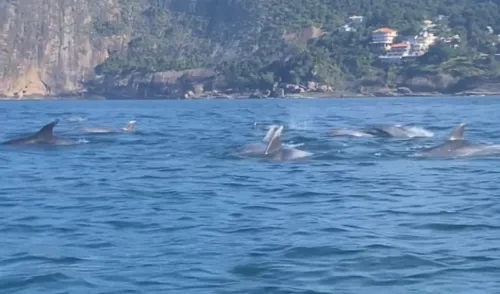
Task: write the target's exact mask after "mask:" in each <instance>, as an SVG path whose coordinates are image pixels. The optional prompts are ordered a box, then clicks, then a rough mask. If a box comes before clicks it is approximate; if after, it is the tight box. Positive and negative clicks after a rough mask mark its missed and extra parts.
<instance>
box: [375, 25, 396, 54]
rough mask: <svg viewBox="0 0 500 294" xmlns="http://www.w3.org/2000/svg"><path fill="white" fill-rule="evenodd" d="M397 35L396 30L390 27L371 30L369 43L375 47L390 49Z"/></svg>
mask: <svg viewBox="0 0 500 294" xmlns="http://www.w3.org/2000/svg"><path fill="white" fill-rule="evenodd" d="M397 36H398V31H396V30H393V29H391V28H380V29H377V30H375V31H373V32H372V42H371V44H372V45H373V46H374V47H375V48H377V49H383V50H384V51H387V50H389V49H390V47H391V44H392V43H394V39H395V38H396V37H397Z"/></svg>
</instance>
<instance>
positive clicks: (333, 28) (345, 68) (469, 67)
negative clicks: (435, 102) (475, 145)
mask: <svg viewBox="0 0 500 294" xmlns="http://www.w3.org/2000/svg"><path fill="white" fill-rule="evenodd" d="M119 1H120V6H121V7H120V9H121V19H120V20H119V21H114V22H109V21H108V22H100V21H95V23H94V30H95V32H96V33H97V34H100V35H103V36H113V35H120V34H127V35H129V36H131V41H130V43H129V44H128V46H127V49H126V50H123V51H118V52H113V53H112V54H111V56H110V58H109V59H108V60H107V61H106V62H105V63H104V64H101V65H99V66H98V67H97V68H96V73H97V74H98V75H100V76H104V77H106V78H112V77H113V78H116V77H123V76H126V75H130V74H132V73H154V72H165V71H181V70H186V69H193V68H211V69H214V70H215V71H216V72H217V73H218V78H217V79H215V81H214V83H213V85H212V86H213V87H214V88H221V89H222V88H235V89H270V88H272V86H273V85H274V84H276V83H293V84H305V83H307V82H310V81H313V82H317V83H323V84H327V85H331V86H333V87H334V88H335V89H358V90H359V88H360V87H363V86H370V85H383V86H386V87H393V86H397V85H399V84H405V82H406V81H408V80H411V79H413V81H415V77H422V76H423V77H429V76H432V77H434V78H433V80H432V81H427V83H434V82H435V81H436V79H438V80H439V83H438V84H439V85H438V86H434V88H433V89H435V88H436V87H438V88H439V89H441V88H443V87H444V88H446V87H451V86H452V87H455V86H456V85H451V86H450V85H448V84H447V83H446V81H443V79H446V78H443V76H445V77H452V78H463V77H473V76H497V75H498V74H499V73H500V70H499V68H500V67H499V66H498V65H497V61H496V59H495V55H494V54H495V53H497V52H500V50H499V49H500V46H499V45H498V41H499V35H498V34H499V33H500V4H499V2H498V1H493V0H489V1H488V0H398V1H394V0H358V1H352V0H141V1H136V0H119ZM353 15H358V16H363V18H364V19H363V21H362V22H360V23H358V24H351V27H352V28H353V30H351V31H345V30H343V29H342V28H343V26H344V25H346V24H349V16H353ZM424 20H432V21H434V22H435V23H437V24H438V26H437V27H436V32H435V33H436V35H437V36H439V37H450V36H453V35H459V36H460V42H459V43H458V44H456V45H455V46H450V45H449V44H446V43H444V42H442V41H438V42H437V43H436V44H435V45H434V46H433V47H431V48H430V50H429V51H428V52H427V53H426V54H425V55H423V56H421V57H419V58H417V59H415V60H414V61H412V62H410V63H405V64H402V65H390V66H388V65H385V64H381V63H380V62H379V61H378V60H377V57H378V55H377V53H376V52H374V51H373V50H371V47H370V41H371V33H372V31H373V30H375V29H377V28H380V27H390V28H393V29H396V30H398V31H399V36H400V37H402V36H412V35H415V34H417V33H418V32H419V31H420V30H421V28H422V24H423V21H424ZM400 37H398V38H400ZM485 56H486V57H485ZM436 77H437V78H436ZM443 85H444V86H443ZM423 87H424V88H425V85H424V86H423ZM431 88H432V87H431ZM443 90H445V89H443Z"/></svg>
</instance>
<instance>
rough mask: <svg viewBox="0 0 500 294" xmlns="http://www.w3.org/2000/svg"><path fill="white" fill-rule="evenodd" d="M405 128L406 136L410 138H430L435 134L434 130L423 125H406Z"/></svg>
mask: <svg viewBox="0 0 500 294" xmlns="http://www.w3.org/2000/svg"><path fill="white" fill-rule="evenodd" d="M406 130H407V131H408V136H409V137H410V138H417V137H421V138H422V137H423V138H432V137H434V135H435V134H434V132H432V131H429V130H427V129H425V128H423V127H416V126H407V127H406Z"/></svg>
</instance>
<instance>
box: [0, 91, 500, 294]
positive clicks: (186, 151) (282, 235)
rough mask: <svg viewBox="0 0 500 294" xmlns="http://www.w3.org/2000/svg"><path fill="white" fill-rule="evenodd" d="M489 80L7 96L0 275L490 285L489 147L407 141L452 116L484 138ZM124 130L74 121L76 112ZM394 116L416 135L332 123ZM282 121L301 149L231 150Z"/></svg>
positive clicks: (440, 287)
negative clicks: (176, 93)
mask: <svg viewBox="0 0 500 294" xmlns="http://www.w3.org/2000/svg"><path fill="white" fill-rule="evenodd" d="M499 113H500V99H499V97H493V98H487V97H463V98H381V99H378V98H370V99H347V98H345V99H344V98H342V99H288V100H285V99H272V100H200V101H191V100H174V101H159V100H150V101H139V100H135V101H134V100H128V101H118V100H117V101H63V100H58V101H7V102H1V103H0V118H1V120H0V121H1V122H2V128H1V131H0V140H1V141H4V140H7V139H10V138H13V137H18V136H23V135H28V134H31V133H34V132H35V131H37V130H38V129H39V128H41V127H42V126H43V125H45V124H47V123H49V122H50V121H52V120H54V119H56V118H59V119H60V122H59V123H58V125H57V126H56V127H55V129H54V133H55V135H57V136H61V137H70V138H73V139H75V140H76V141H77V142H78V144H76V145H74V146H57V147H52V148H48V147H40V148H34V147H27V148H26V147H24V148H13V147H6V146H3V147H1V148H0V293H6V294H7V293H9V294H10V293H12V294H13V293H23V294H24V293H26V294H28V293H29V294H34V293H37V294H38V293H40V294H41V293H44V294H45V293H54V294H62V293H72V294H83V293H99V294H101V293H102V294H104V293H108V294H111V293H117V294H118V293H148V294H149V293H304V294H306V293H307V294H314V293H336V294H337V293H363V294H364V293H366V294H373V293H384V294H385V293H398V294H406V293H419V294H421V293H440V294H442V293H464V294H475V293H500V204H499V202H500V201H499V199H500V160H499V159H500V157H498V158H495V157H491V158H475V159H472V158H464V159H447V160H441V159H422V158H418V157H415V156H413V154H415V153H416V152H418V151H419V150H421V149H422V148H424V147H429V146H433V145H436V144H439V143H441V142H443V140H444V139H445V137H446V136H447V135H448V134H449V132H451V130H452V129H453V128H454V127H455V126H456V125H457V124H459V123H461V122H466V123H468V125H467V128H466V137H467V139H469V140H471V141H473V142H480V143H500V115H499ZM132 119H133V120H136V121H137V132H136V133H134V134H117V135H88V134H84V133H82V132H80V130H79V129H80V128H81V127H82V126H104V127H114V128H121V127H123V126H124V125H125V124H126V123H127V122H128V121H129V120H132ZM380 123H382V124H392V123H394V124H396V123H401V124H412V125H416V126H421V127H424V128H426V129H428V130H430V131H432V132H434V133H435V136H434V137H432V138H426V139H425V138H423V139H415V140H399V139H384V138H334V137H329V136H328V132H329V131H330V130H331V129H333V128H340V127H349V128H358V127H364V126H366V125H371V124H380ZM270 124H283V125H284V127H285V128H284V133H283V137H282V140H283V142H284V143H286V144H289V145H293V146H295V147H296V148H299V149H301V150H304V151H308V152H312V153H313V155H312V157H311V158H310V159H306V160H301V161H298V162H286V161H285V162H275V161H266V160H260V159H255V158H247V157H242V156H239V155H238V153H237V151H238V150H239V148H241V147H242V146H245V145H246V144H251V143H258V142H261V141H262V138H263V137H264V135H265V133H266V130H267V129H266V128H267V127H268V126H269V125H270Z"/></svg>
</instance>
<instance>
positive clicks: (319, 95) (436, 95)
mask: <svg viewBox="0 0 500 294" xmlns="http://www.w3.org/2000/svg"><path fill="white" fill-rule="evenodd" d="M496 96H498V97H499V98H500V93H496V92H494V93H483V92H466V93H457V94H443V93H411V94H398V93H393V92H391V93H390V94H388V95H380V94H379V95H375V94H371V95H364V94H355V93H342V94H339V93H328V92H307V93H301V94H292V95H286V96H283V97H251V95H246V94H235V95H225V96H212V97H204V96H201V97H197V98H181V97H168V96H158V97H140V98H138V97H127V96H116V97H103V96H92V95H89V96H77V95H61V96H32V97H30V96H25V97H22V98H19V97H0V102H1V101H50V100H64V101H72V100H76V101H85V100H90V101H91V100H192V101H196V100H270V99H282V100H288V99H318V98H320V99H325V100H327V99H342V98H347V99H353V98H356V99H358V98H360V99H361V98H363V99H370V98H412V97H429V98H439V97H450V98H451V97H496Z"/></svg>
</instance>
